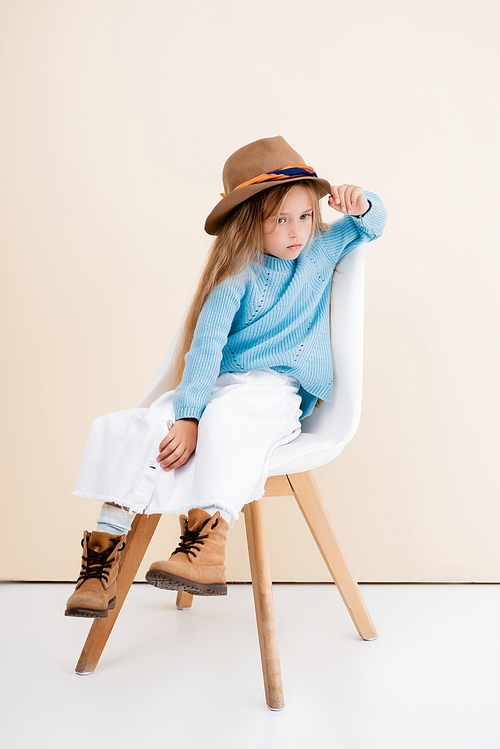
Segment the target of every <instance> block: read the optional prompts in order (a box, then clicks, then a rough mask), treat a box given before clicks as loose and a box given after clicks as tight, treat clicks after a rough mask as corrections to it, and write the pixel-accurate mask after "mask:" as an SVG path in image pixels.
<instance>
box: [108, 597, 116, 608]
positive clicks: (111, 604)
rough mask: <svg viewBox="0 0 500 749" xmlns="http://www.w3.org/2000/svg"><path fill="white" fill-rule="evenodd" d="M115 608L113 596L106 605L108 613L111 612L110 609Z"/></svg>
mask: <svg viewBox="0 0 500 749" xmlns="http://www.w3.org/2000/svg"><path fill="white" fill-rule="evenodd" d="M115 606H116V596H113V598H112V599H111V601H110V602H109V603H108V611H111V609H114V607H115Z"/></svg>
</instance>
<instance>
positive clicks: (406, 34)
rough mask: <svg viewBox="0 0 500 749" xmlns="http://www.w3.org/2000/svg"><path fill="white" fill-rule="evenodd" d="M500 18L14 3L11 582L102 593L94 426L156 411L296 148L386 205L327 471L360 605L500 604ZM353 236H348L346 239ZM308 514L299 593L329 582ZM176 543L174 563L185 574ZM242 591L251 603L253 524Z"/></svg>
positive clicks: (3, 89) (282, 548) (159, 546)
mask: <svg viewBox="0 0 500 749" xmlns="http://www.w3.org/2000/svg"><path fill="white" fill-rule="evenodd" d="M499 15H500V13H499V6H498V4H497V3H494V2H487V0H479V1H478V2H476V3H474V4H470V3H467V2H464V1H463V0H458V1H457V2H451V1H449V2H439V1H436V0H433V1H432V2H431V0H423V2H420V3H414V4H410V3H401V2H397V1H396V0H380V1H379V2H376V1H375V2H374V1H373V0H370V1H368V0H359V1H358V2H357V3H345V2H337V1H336V0H335V1H332V0H317V1H316V2H315V3H314V4H313V5H311V4H304V3H302V2H298V1H297V0H279V1H277V2H273V1H272V0H271V1H269V0H267V1H266V2H263V1H262V0H254V2H253V3H252V4H249V3H243V2H235V1H234V0H211V1H210V2H202V1H201V0H198V2H196V1H195V2H190V3H180V2H170V1H169V0H163V1H162V0H128V1H125V0H124V1H122V2H120V1H118V0H85V2H80V1H77V0H0V43H1V46H0V60H1V63H0V100H1V101H2V109H3V114H2V118H1V122H0V128H1V131H0V138H1V140H0V148H1V158H2V167H1V170H2V186H1V190H2V207H1V241H2V264H3V270H2V290H1V297H0V299H1V304H2V307H4V314H3V316H2V317H3V323H2V325H3V328H2V336H3V341H2V350H3V352H4V356H3V361H4V366H5V365H7V366H5V370H4V372H3V374H2V377H3V386H2V389H1V393H2V406H1V413H2V427H3V430H2V431H3V440H4V441H3V444H2V451H1V454H2V459H3V462H4V470H3V472H2V473H3V475H4V481H3V489H2V499H3V509H2V516H3V518H2V519H3V527H4V528H5V535H4V538H3V540H2V544H1V555H2V559H1V576H2V578H3V579H32V580H39V579H46V580H61V579H63V580H64V579H74V578H75V577H76V575H77V572H78V569H79V552H80V547H79V540H80V534H81V531H82V529H83V528H84V527H87V528H91V527H93V525H94V523H95V517H96V514H97V511H98V507H97V506H95V505H94V504H92V503H91V502H88V501H78V500H75V499H74V498H73V497H71V496H70V492H71V491H72V489H73V487H74V482H75V479H76V476H77V473H78V468H79V462H80V458H81V455H82V451H83V448H84V446H85V441H86V437H87V433H88V429H89V427H90V423H91V421H92V419H93V418H94V417H96V416H98V415H100V414H102V413H106V412H109V411H114V410H118V409H122V408H127V407H129V406H131V405H133V404H134V403H135V402H136V401H137V400H138V398H139V397H140V396H141V395H142V393H143V391H144V390H145V389H146V387H147V386H148V384H149V382H150V380H151V378H152V376H153V375H154V373H155V371H156V368H157V366H158V364H159V362H160V360H161V358H162V356H163V353H164V351H165V349H166V347H167V345H168V343H169V341H170V339H171V337H172V335H173V333H174V331H175V330H176V328H177V325H178V323H179V321H180V318H181V316H182V314H183V311H184V309H185V307H186V305H187V303H188V300H189V297H190V294H191V293H192V291H193V287H194V284H195V281H196V275H197V273H198V271H199V269H200V267H201V264H202V261H203V257H204V253H205V251H206V248H207V247H208V244H209V242H210V239H209V238H208V237H207V236H206V235H205V234H204V231H203V224H204V220H205V217H206V215H207V214H208V213H209V211H210V210H211V208H212V207H213V205H214V204H215V203H216V202H217V200H218V199H219V192H220V191H221V190H222V184H221V179H220V172H221V168H222V164H223V162H224V160H225V159H226V158H227V156H228V155H229V154H230V153H232V152H233V151H234V150H236V148H238V147H240V146H241V145H243V144H245V143H248V142H250V141H252V140H255V139H257V138H261V137H266V136H272V135H277V134H282V135H283V136H284V137H285V138H286V139H287V140H288V141H289V142H290V143H291V144H292V145H293V147H294V148H296V149H297V150H298V151H299V153H301V154H302V155H303V156H304V158H305V160H306V163H308V164H311V165H313V166H314V167H315V168H316V170H317V171H318V173H320V174H321V175H324V176H325V177H326V178H327V179H329V180H330V181H331V182H334V183H342V182H344V181H349V182H353V183H356V184H360V185H362V186H364V187H366V188H369V189H372V190H375V191H376V192H378V193H379V194H380V195H381V196H382V197H383V199H384V200H385V202H386V204H387V207H388V210H389V223H388V226H387V230H386V233H385V235H384V237H383V238H382V239H380V240H379V241H378V242H377V243H376V244H374V245H371V246H369V247H368V248H367V275H366V335H365V382H364V403H363V411H362V418H361V424H360V428H359V431H358V434H357V436H356V437H355V439H354V441H353V442H352V443H351V444H350V445H349V446H348V447H347V448H346V449H345V451H344V452H343V453H342V455H341V456H340V457H339V458H338V459H337V460H335V461H334V462H333V463H332V464H330V465H329V466H326V467H323V468H322V469H320V470H318V471H317V478H318V482H319V484H320V487H321V488H322V490H323V492H324V495H325V499H326V501H327V504H328V508H329V511H330V514H331V516H332V518H333V519H334V521H335V525H336V528H337V531H338V535H339V537H340V540H341V542H342V543H343V546H344V548H345V550H346V554H347V556H348V558H349V560H350V563H351V566H352V568H353V570H354V572H355V574H356V575H357V577H358V579H360V580H365V581H429V580H436V581H440V580H450V581H456V580H486V581H493V580H494V581H498V580H500V558H499V554H498V541H497V536H498V528H499V527H500V509H499V502H498V497H499V491H498V468H497V453H498V445H499V439H498V437H499V424H500V413H499V411H500V409H499V396H498V384H497V381H498V371H499V364H500V361H499V359H500V357H499V350H498V332H497V331H498V277H499V271H500V267H499V266H500V262H499V252H498V249H499V239H500V230H499V223H498V219H497V214H498V204H499V193H500V179H499V175H500V152H499V146H498V132H499V111H500V106H499V103H500V102H499V90H500V89H499V81H498V71H499V70H500V60H499V59H498V58H499V55H498V28H499V20H500V19H499ZM337 216H338V214H334V212H333V211H331V210H330V209H328V207H327V208H326V209H325V218H326V219H327V220H329V221H332V220H334V219H335V218H337ZM292 502H293V500H291V499H276V500H271V499H269V500H265V504H266V509H267V512H268V514H269V536H270V546H271V550H272V565H273V572H274V577H275V579H277V580H327V579H328V575H327V572H326V570H325V568H324V566H323V562H322V560H321V559H320V557H319V554H318V553H317V552H316V551H315V549H313V543H312V541H311V540H310V539H309V538H308V535H307V533H308V532H307V529H306V527H305V525H304V523H303V521H302V519H301V517H300V514H299V512H298V510H297V509H296V508H295V507H294V506H293V504H292ZM176 537H177V521H176V519H174V518H172V517H169V518H165V519H163V521H162V526H161V530H160V532H159V533H158V534H157V537H156V538H155V540H154V542H153V548H152V549H151V551H150V552H149V553H148V555H147V562H148V563H149V562H151V561H152V560H154V559H157V558H164V557H165V556H168V554H170V551H171V550H172V548H173V546H174V545H175V542H176ZM229 576H230V579H235V580H240V579H246V578H247V576H248V565H247V561H246V548H245V542H244V532H243V521H239V522H238V523H237V525H236V527H235V529H234V530H233V531H232V532H231V539H230V543H229Z"/></svg>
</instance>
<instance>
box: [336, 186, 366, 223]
mask: <svg viewBox="0 0 500 749" xmlns="http://www.w3.org/2000/svg"><path fill="white" fill-rule="evenodd" d="M328 205H329V206H330V208H334V209H335V210H336V211H339V212H340V213H347V214H348V215H349V216H361V215H362V214H363V213H366V211H367V210H368V208H369V207H370V204H369V202H368V198H367V197H366V195H365V193H364V190H363V188H362V187H357V186H356V185H340V186H338V187H337V185H332V194H331V195H330V197H329V198H328Z"/></svg>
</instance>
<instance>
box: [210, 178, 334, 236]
mask: <svg viewBox="0 0 500 749" xmlns="http://www.w3.org/2000/svg"><path fill="white" fill-rule="evenodd" d="M304 180H307V181H308V182H314V184H315V185H317V186H318V193H319V196H320V198H323V197H324V196H325V195H330V194H331V192H332V186H331V185H330V183H329V182H328V181H327V180H326V179H323V178H322V177H303V176H299V177H288V178H287V179H277V180H273V181H270V182H258V183H257V184H255V185H247V187H240V188H239V189H237V190H233V191H232V192H230V193H228V194H227V195H225V196H224V197H223V198H222V200H219V202H218V203H217V205H216V206H215V208H214V209H213V211H212V212H211V213H210V214H209V216H208V218H207V220H206V221H205V231H206V232H207V234H211V235H212V236H214V235H217V234H218V233H219V231H220V229H221V228H222V225H223V224H224V219H225V218H226V216H227V215H228V214H229V213H230V212H231V211H232V210H233V208H236V206H237V205H239V204H240V203H243V201H244V200H246V199H247V198H250V197H251V196H252V195H255V194H256V193H258V192H262V190H268V189H269V188H270V187H275V186H276V185H284V184H289V183H290V182H303V181H304Z"/></svg>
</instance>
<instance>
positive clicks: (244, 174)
mask: <svg viewBox="0 0 500 749" xmlns="http://www.w3.org/2000/svg"><path fill="white" fill-rule="evenodd" d="M303 163H304V160H303V158H302V156H301V155H300V154H298V153H297V151H295V150H294V149H293V148H292V147H291V146H290V145H289V144H288V143H287V142H286V140H285V139H284V138H283V137H282V136H281V135H277V136H276V137H274V138H261V139H260V140H255V141H253V143H248V144H247V145H246V146H243V147H242V148H239V149H238V150H237V151H235V152H234V153H233V154H231V156H230V157H229V158H228V160H227V161H226V163H225V164H224V168H223V170H222V182H223V185H224V192H225V193H226V195H227V194H228V193H229V192H231V191H232V190H234V189H235V188H236V187H238V185H241V184H243V182H247V181H248V180H250V179H254V178H255V177H258V176H260V175H261V174H267V173H268V172H273V171H274V170H275V169H283V168H284V167H286V166H290V165H291V164H303Z"/></svg>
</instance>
